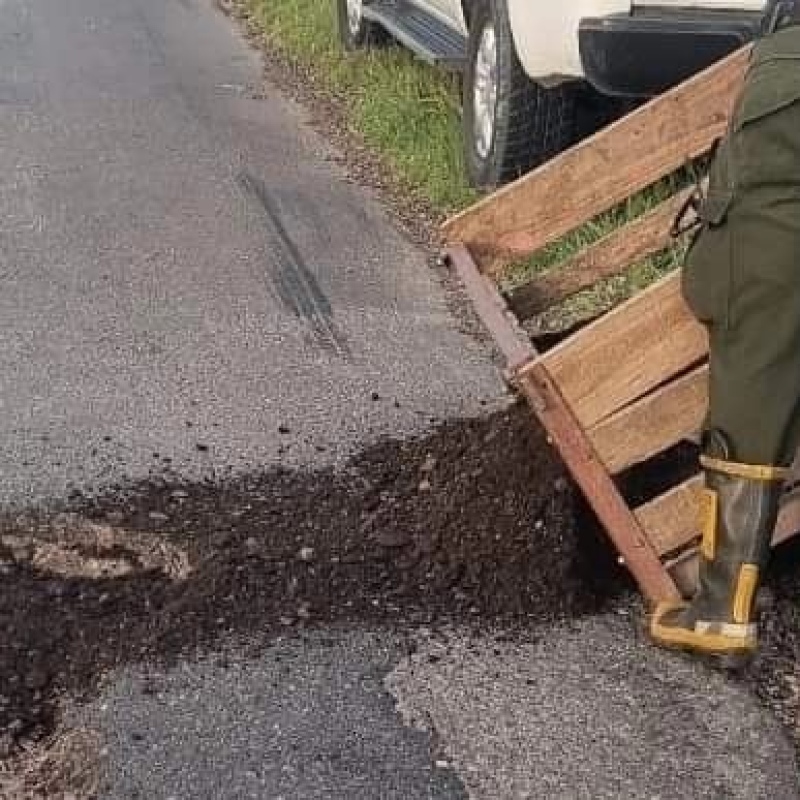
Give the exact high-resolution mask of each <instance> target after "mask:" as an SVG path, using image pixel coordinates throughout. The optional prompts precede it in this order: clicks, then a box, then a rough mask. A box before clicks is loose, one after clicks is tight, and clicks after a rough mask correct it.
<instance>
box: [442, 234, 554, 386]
mask: <svg viewBox="0 0 800 800" xmlns="http://www.w3.org/2000/svg"><path fill="white" fill-rule="evenodd" d="M445 257H446V258H447V259H448V261H449V262H450V263H451V264H452V265H453V266H454V267H455V269H456V272H457V273H458V276H459V278H460V279H461V282H462V283H463V284H464V288H465V289H466V291H467V294H468V295H469V297H470V299H471V300H472V303H473V306H474V307H475V310H476V311H477V313H478V316H479V317H480V318H481V321H482V322H483V324H484V325H485V326H486V328H487V330H488V331H489V333H490V334H491V335H492V338H493V339H494V341H495V343H496V345H497V347H498V348H499V350H500V351H501V353H502V354H503V356H504V357H505V359H506V361H507V363H508V368H509V369H510V370H516V369H518V368H519V367H521V366H522V365H523V364H526V363H527V362H529V361H531V360H532V359H534V358H535V357H536V356H537V355H538V354H537V352H536V349H535V348H534V346H533V344H532V342H531V340H530V338H529V337H528V336H527V334H526V333H525V332H524V331H523V330H522V329H521V328H520V326H519V324H518V323H517V320H516V319H515V318H514V316H513V315H512V314H511V312H510V311H509V310H508V307H507V306H506V303H505V300H504V299H503V296H502V295H501V294H500V292H499V291H498V289H497V286H496V285H495V284H494V283H493V282H492V281H491V280H489V279H488V278H487V277H486V276H485V275H482V274H481V273H480V271H479V270H478V267H477V265H476V264H475V262H474V260H473V259H472V256H471V255H470V252H469V250H467V248H466V247H464V246H463V245H453V246H452V247H450V248H448V249H447V250H446V251H445Z"/></svg>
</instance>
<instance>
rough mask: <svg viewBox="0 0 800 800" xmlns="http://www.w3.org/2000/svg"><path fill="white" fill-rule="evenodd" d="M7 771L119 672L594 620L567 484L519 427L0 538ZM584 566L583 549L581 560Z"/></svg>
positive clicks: (0, 677)
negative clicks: (315, 635) (327, 632)
mask: <svg viewBox="0 0 800 800" xmlns="http://www.w3.org/2000/svg"><path fill="white" fill-rule="evenodd" d="M0 543H1V544H2V552H1V553H0V564H1V565H2V566H0V569H2V581H0V622H2V630H3V631H4V637H5V642H4V645H5V646H4V647H3V648H2V649H0V686H2V687H4V688H3V689H2V692H0V694H2V698H0V730H3V731H7V732H10V733H8V734H7V735H6V736H5V738H4V740H3V741H2V747H3V750H4V754H5V755H8V754H10V753H11V752H13V751H14V750H15V749H16V747H17V746H18V745H19V743H21V742H24V741H26V740H31V739H32V740H36V739H40V738H42V737H45V736H46V735H47V734H49V733H50V732H51V731H52V729H53V727H54V725H55V724H56V722H57V713H56V712H57V700H58V698H59V696H60V695H62V694H63V693H69V694H70V695H77V696H81V695H82V694H84V693H85V692H87V691H89V692H90V691H91V690H92V689H93V688H94V687H95V685H96V682H97V680H98V679H99V678H100V677H101V675H102V673H103V672H104V671H106V670H108V669H109V668H113V667H115V666H118V665H121V664H123V663H126V662H131V661H150V660H163V659H170V658H174V657H176V656H178V655H180V654H182V653H188V652H191V651H193V650H195V649H196V648H204V647H211V646H213V645H214V644H215V643H217V642H218V641H219V640H221V639H222V638H223V637H229V636H231V635H236V634H245V635H246V634H257V635H258V636H263V635H267V636H269V635H274V634H277V633H279V632H284V633H285V632H287V630H288V631H294V630H297V629H298V628H301V627H307V626H314V625H320V624H325V623H329V622H332V621H347V620H366V621H369V622H374V623H386V624H389V625H392V626H403V625H416V624H430V623H435V622H437V621H442V620H445V619H447V620H456V621H460V622H464V621H466V622H468V623H474V624H476V625H482V624H486V623H488V622H493V623H505V624H508V625H520V624H522V625H524V624H526V623H527V622H528V621H531V620H537V621H541V620H547V619H550V618H553V617H558V616H569V615H574V614H577V613H581V612H583V611H586V610H589V609H590V608H593V607H594V606H595V603H596V596H595V594H594V592H593V591H592V589H591V588H590V587H589V585H588V584H586V582H585V581H584V580H583V578H582V573H584V572H585V571H586V570H585V557H586V552H587V551H586V548H584V547H583V546H579V543H578V540H577V534H576V528H575V524H574V519H573V494H572V491H571V488H570V485H569V483H568V482H567V481H566V480H565V477H564V474H563V472H562V470H561V468H560V466H559V465H558V462H557V461H556V459H555V458H554V457H553V456H552V452H551V450H550V448H549V447H548V446H547V445H546V443H545V441H544V439H543V437H542V435H541V434H540V433H539V432H538V430H537V429H535V428H534V427H533V426H532V425H531V424H530V422H529V418H528V415H527V412H526V411H525V410H524V409H522V408H519V407H514V408H512V409H511V410H510V411H506V412H502V413H499V414H496V415H494V416H492V417H489V418H485V419H482V420H470V421H466V420H461V421H453V422H448V423H446V424H444V425H443V426H442V427H440V428H439V429H438V430H437V431H435V432H434V433H433V434H432V435H430V436H429V437H423V438H418V439H413V440H410V441H387V442H383V443H380V444H377V445H375V446H373V447H371V448H370V449H368V450H366V451H365V452H363V453H361V454H360V455H358V456H356V457H355V458H353V459H352V460H351V461H350V462H349V463H348V464H347V465H346V466H345V467H344V468H342V469H334V468H331V469H327V470H322V471H317V472H312V473H301V472H294V471H289V470H280V469H278V470H275V471H273V472H270V473H267V474H264V475H249V476H244V477H239V478H232V479H229V480H222V481H219V482H208V483H201V484H188V485H187V484H183V483H177V482H173V481H171V480H170V479H169V477H164V476H154V477H153V479H152V480H151V481H148V482H146V483H143V484H141V485H135V486H126V487H118V488H117V489H114V490H109V491H107V492H105V493H104V494H103V495H101V496H98V497H94V498H88V497H84V496H76V497H75V498H73V501H72V503H71V504H70V506H69V507H65V508H62V509H60V510H57V511H54V512H51V513H47V514H44V513H31V514H17V515H13V516H7V517H6V518H5V519H3V520H2V523H1V524H0ZM589 549H591V548H589Z"/></svg>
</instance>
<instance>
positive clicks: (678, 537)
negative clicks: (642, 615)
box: [444, 48, 800, 600]
mask: <svg viewBox="0 0 800 800" xmlns="http://www.w3.org/2000/svg"><path fill="white" fill-rule="evenodd" d="M748 57H749V50H748V49H747V48H746V49H744V50H742V51H740V52H738V53H736V54H734V55H733V56H731V57H729V58H728V59H726V60H725V61H723V62H720V63H719V64H717V65H715V66H713V67H712V68H711V69H709V70H707V71H706V72H704V73H702V74H701V75H698V76H697V77H695V78H693V79H692V80H690V81H688V82H687V83H685V84H683V85H682V86H679V87H677V88H676V89H674V90H672V91H671V92H669V93H667V94H666V95H664V96H662V97H661V98H658V99H657V100H655V101H653V102H652V103H650V104H648V105H647V106H644V107H643V108H641V109H639V110H638V111H636V112H635V113H633V114H632V115H630V116H629V117H627V118H625V119H623V120H621V121H620V122H618V123H616V124H615V125H613V126H611V127H610V128H608V129H607V130H605V131H602V132H601V133H599V134H597V135H596V136H595V137H593V138H592V139H590V140H588V141H586V142H584V143H583V144H580V145H578V146H577V147H576V148H574V149H573V150H571V151H569V152H567V153H565V154H563V155H562V156H560V157H559V158H557V159H555V160H554V161H552V162H550V163H549V164H547V165H545V166H544V167H542V168H540V169H539V170H537V171H535V172H533V173H531V174H530V175H528V176H526V177H524V178H522V179H521V180H520V181H517V182H516V183H514V184H512V185H510V186H508V187H506V188H505V189H503V190H501V191H499V192H497V193H496V194H494V195H492V196H491V197H488V198H486V199H485V200H483V201H481V202H480V203H478V204H477V205H475V206H474V207H473V208H470V209H467V210H466V211H464V212H463V213H461V214H459V215H458V216H456V217H454V218H453V219H451V220H449V221H448V222H447V223H446V224H445V226H444V233H445V236H446V237H447V238H448V240H449V241H450V242H451V245H450V247H449V248H448V251H447V252H448V256H449V258H450V260H451V262H452V263H453V264H454V265H455V267H456V269H457V271H458V274H459V276H460V277H461V279H462V281H463V282H464V285H465V287H466V288H467V291H468V293H469V294H470V297H471V298H472V300H473V302H474V305H475V308H476V310H477V312H478V314H479V315H480V316H481V318H482V319H483V321H484V322H485V324H486V326H487V328H488V330H489V331H490V333H491V334H492V337H493V339H494V341H495V343H496V344H497V346H498V348H499V349H500V351H501V352H502V353H503V354H504V356H505V358H506V361H507V364H508V376H509V380H510V382H511V383H512V385H514V386H515V387H516V388H517V390H518V391H519V392H520V393H521V394H522V395H523V396H524V397H525V398H526V399H527V401H528V403H529V404H530V406H531V408H532V409H533V411H534V412H535V414H536V416H537V417H538V419H539V421H540V422H541V423H542V424H543V425H544V427H545V428H546V430H547V432H548V434H549V436H550V439H551V441H552V443H553V444H554V445H555V447H556V448H557V449H558V451H559V452H560V454H561V456H562V457H563V459H564V461H565V463H566V464H567V466H568V468H569V469H570V471H571V472H572V475H573V477H574V478H575V480H576V482H577V483H578V485H579V486H580V487H581V489H582V490H583V492H584V494H585V495H586V497H587V499H588V500H589V502H590V503H591V505H592V507H593V508H594V510H595V512H596V513H597V515H598V518H599V519H600V520H601V522H602V524H603V525H604V526H605V528H606V529H607V531H608V533H609V536H610V538H611V540H612V542H613V543H614V545H615V547H616V548H617V550H618V552H619V554H620V558H621V560H622V561H623V562H624V563H625V564H626V565H627V566H628V567H629V569H630V571H631V573H632V575H633V576H634V578H635V579H636V581H637V582H638V584H639V586H640V587H641V590H642V592H643V594H644V595H645V596H646V597H647V598H649V599H650V600H659V599H665V598H674V597H677V596H679V594H680V592H683V593H690V592H691V591H692V588H693V582H694V581H695V580H696V570H697V557H696V545H697V539H698V536H699V527H700V526H699V519H698V499H697V498H698V487H699V482H700V478H699V477H695V478H692V479H691V480H689V481H685V482H683V483H679V484H678V485H674V486H672V487H671V488H668V490H666V491H664V492H663V493H662V494H661V495H660V496H658V497H656V498H654V499H652V500H650V501H649V502H646V503H643V504H641V505H638V507H633V506H632V505H630V504H629V503H627V502H626V500H625V498H624V497H623V495H622V493H621V490H620V489H619V487H618V486H617V483H616V482H615V476H617V475H619V474H620V473H623V472H626V471H627V470H630V469H632V468H635V467H636V466H637V465H639V464H642V463H646V462H648V460H649V459H651V458H653V457H654V456H656V455H659V454H661V453H663V452H665V451H666V450H668V449H669V448H671V447H672V446H673V445H675V444H677V443H679V442H681V441H682V440H692V441H695V440H696V438H697V434H698V432H699V429H700V427H701V425H702V419H703V415H704V413H705V408H706V403H707V384H708V368H707V355H708V352H707V350H708V342H707V336H706V332H705V329H704V328H703V327H702V326H701V325H700V324H698V323H697V322H696V320H695V319H694V318H693V317H692V315H691V313H690V312H689V310H688V308H687V307H686V305H685V303H684V301H683V299H682V296H681V291H680V274H679V273H678V272H673V273H672V274H670V275H668V276H667V277H665V278H663V279H662V280H661V281H659V282H658V283H656V284H654V285H652V286H650V287H648V288H647V289H645V290H644V291H642V292H640V293H638V294H636V295H635V296H634V297H632V298H631V299H629V300H628V301H627V302H624V303H622V304H621V305H619V306H617V307H616V308H614V309H612V310H611V311H609V312H608V313H606V314H604V315H602V316H601V317H600V318H599V319H597V320H596V321H594V322H593V323H592V324H590V325H588V326H586V327H585V328H583V329H582V330H579V331H578V332H577V333H574V334H572V335H571V336H568V337H567V338H566V340H565V341H563V342H562V343H561V344H559V345H558V346H556V347H554V348H553V349H551V350H549V351H548V352H546V353H544V354H539V353H538V352H537V351H536V349H535V347H534V346H533V343H532V342H531V340H530V339H529V338H528V337H527V335H526V334H525V330H524V326H523V324H522V322H523V321H524V320H525V319H527V318H528V317H530V316H533V315H536V314H539V313H542V312H545V311H548V309H551V308H552V307H553V306H555V305H557V304H559V303H561V302H562V301H564V300H565V299H567V298H569V297H570V296H572V295H574V294H575V293H577V292H580V291H582V290H584V289H588V288H591V287H593V286H594V285H595V284H597V283H598V282H599V281H603V280H605V279H607V278H609V277H611V276H614V275H617V274H621V273H623V272H625V271H626V270H627V269H628V268H629V267H630V266H631V265H634V264H636V263H638V262H639V261H641V260H642V259H645V258H648V257H651V256H653V255H657V254H658V253H660V252H662V251H664V250H666V249H668V248H671V247H673V246H674V245H675V244H676V241H675V238H674V237H673V223H674V221H675V217H676V215H677V214H678V212H679V211H680V210H681V209H682V208H683V207H684V205H685V202H686V200H687V197H688V192H687V191H683V192H679V193H678V194H677V195H676V196H674V197H672V198H670V199H668V200H665V201H663V202H661V203H660V204H658V205H656V207H655V208H653V209H652V210H651V211H649V212H648V213H646V214H644V215H643V216H641V217H639V218H637V219H634V220H632V221H630V222H628V223H627V224H626V225H624V226H622V227H620V228H618V229H617V230H615V231H614V232H612V233H610V234H608V235H607V236H606V237H605V238H602V239H600V240H599V241H597V242H595V243H593V244H591V245H589V246H587V247H585V248H584V249H583V250H582V251H581V252H579V253H578V254H577V255H575V256H573V257H571V258H570V259H568V260H567V261H566V262H565V263H563V264H561V265H559V266H558V267H557V268H556V269H554V270H551V271H549V272H545V273H544V274H541V275H537V276H535V277H534V278H532V279H531V280H530V281H529V282H528V283H527V284H525V285H523V286H520V287H517V288H515V289H514V290H513V291H511V292H510V293H509V295H508V296H507V297H506V296H504V295H503V293H502V292H501V291H500V289H499V288H498V286H497V285H496V281H497V280H498V279H499V278H500V277H501V274H502V271H503V269H504V267H505V266H506V265H507V264H509V263H510V262H511V261H513V260H515V259H520V258H524V257H527V256H529V255H532V254H533V253H534V252H535V251H538V250H540V249H541V248H543V247H545V246H547V245H549V244H551V243H553V242H555V241H557V240H558V239H559V238H560V237H562V236H564V235H565V234H567V233H570V232H571V231H573V230H575V229H577V228H579V227H580V226H581V225H583V224H585V223H587V222H590V221H592V220H594V219H595V218H596V217H597V215H598V214H601V213H603V212H605V211H608V210H609V209H611V208H613V207H614V206H615V205H617V204H618V203H620V202H622V201H625V200H628V199H629V198H631V197H633V196H634V195H635V194H636V193H637V192H639V191H640V190H642V189H644V188H646V187H648V186H651V185H652V184H654V183H655V182H657V181H659V180H660V179H662V178H665V177H667V176H669V175H670V174H671V173H672V172H674V171H675V170H677V169H679V168H681V167H683V166H685V165H686V164H687V163H688V162H689V161H690V160H692V159H694V158H696V157H699V156H701V155H703V154H704V153H706V152H708V151H709V150H710V148H711V147H712V145H713V143H714V141H715V140H716V139H717V138H718V137H719V136H720V135H721V134H722V133H723V132H724V130H725V127H726V124H727V120H728V117H729V114H730V109H731V105H732V100H733V98H734V97H735V96H736V94H737V90H738V87H739V85H740V83H741V81H742V78H743V75H744V71H745V69H746V67H747V63H748ZM798 532H800V492H795V493H794V494H790V495H788V496H787V498H786V499H785V502H784V505H783V509H782V512H781V517H780V522H779V524H778V527H777V530H776V533H775V542H776V544H777V543H780V542H783V541H786V540H787V539H788V538H791V537H792V536H794V535H795V534H796V533H798Z"/></svg>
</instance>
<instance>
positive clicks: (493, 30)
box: [337, 0, 770, 188]
mask: <svg viewBox="0 0 800 800" xmlns="http://www.w3.org/2000/svg"><path fill="white" fill-rule="evenodd" d="M337 3H338V13H339V23H340V24H339V29H340V35H341V38H342V42H343V44H344V46H345V47H347V48H348V49H354V48H358V47H365V46H369V45H372V44H377V43H378V42H381V41H385V39H386V38H387V35H390V36H391V37H393V38H394V39H396V40H397V41H399V42H400V43H401V44H403V45H405V46H407V47H409V48H411V49H412V50H414V51H415V52H416V53H417V54H418V55H419V56H421V57H422V58H424V59H426V60H428V61H430V62H431V63H434V64H438V65H441V66H443V67H446V68H449V69H453V70H457V71H459V72H462V73H463V75H464V80H463V92H464V103H463V120H464V140H465V156H466V165H467V172H468V175H469V179H470V181H471V183H472V184H473V185H474V186H477V187H479V188H490V187H494V186H497V185H498V184H501V183H504V182H505V181H507V180H510V179H512V178H514V177H516V176H518V175H520V174H522V173H524V172H526V171H528V170H529V169H531V168H532V167H534V166H536V165H537V164H541V163H542V162H544V161H546V160H547V159H548V158H551V157H552V156H554V155H555V154H556V153H558V152H560V151H561V150H563V149H565V148H566V147H568V146H569V145H571V144H573V143H574V142H575V141H576V139H577V138H578V137H579V135H580V134H581V132H586V131H585V127H586V126H585V125H584V126H581V123H580V120H581V119H582V117H583V109H582V104H584V103H588V102H592V103H593V104H594V105H595V107H596V105H597V102H596V101H597V98H598V97H602V98H609V99H610V100H609V103H608V104H607V105H608V107H609V108H612V107H613V106H614V104H615V103H616V102H617V100H616V99H618V98H626V99H628V100H634V101H635V100H636V99H639V98H646V97H649V96H652V95H655V94H657V93H659V92H661V91H663V90H665V89H667V88H668V87H670V86H672V85H674V84H676V83H678V82H680V81H681V80H684V79H685V78H687V77H689V76H690V75H691V74H692V73H694V72H696V71H698V70H700V69H702V68H703V67H705V66H707V65H709V64H711V63H712V62H713V61H715V60H717V59H719V58H721V57H722V56H724V55H726V54H727V53H729V52H730V51H732V50H734V49H736V48H737V47H740V46H741V45H743V44H744V43H746V42H747V41H749V40H750V39H752V38H753V37H754V36H755V35H757V33H758V31H759V30H760V28H761V25H762V24H763V21H764V15H765V11H766V8H767V7H768V6H769V4H770V3H769V0H634V2H631V1H630V0H337ZM611 98H613V99H611ZM581 127H583V128H584V130H583V131H581Z"/></svg>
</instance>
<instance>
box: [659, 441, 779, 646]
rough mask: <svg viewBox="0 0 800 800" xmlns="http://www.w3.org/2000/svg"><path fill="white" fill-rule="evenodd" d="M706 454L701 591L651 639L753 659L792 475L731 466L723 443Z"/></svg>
mask: <svg viewBox="0 0 800 800" xmlns="http://www.w3.org/2000/svg"><path fill="white" fill-rule="evenodd" d="M705 449H706V452H707V453H708V455H705V456H703V457H702V458H701V463H702V465H703V468H704V470H705V477H706V488H705V490H704V491H703V502H702V518H703V540H702V544H701V546H700V583H699V588H698V591H697V594H696V595H695V597H694V599H693V600H692V601H691V602H690V603H687V602H670V603H662V604H660V605H659V606H658V607H657V608H656V610H655V612H654V613H653V616H652V619H651V622H650V634H651V636H652V638H653V640H654V641H655V643H656V644H659V645H662V646H665V647H670V648H678V649H681V650H688V651H691V652H695V653H701V654H706V655H731V654H732V655H741V654H744V655H748V654H752V653H754V652H755V650H756V648H757V646H758V635H757V625H756V622H755V613H754V609H755V601H756V596H757V594H758V589H759V586H760V584H761V579H762V576H763V574H764V570H765V568H766V566H767V563H768V561H769V555H770V544H771V540H772V534H773V531H774V528H775V522H776V520H777V517H778V506H779V501H780V496H781V488H782V486H783V483H784V481H785V479H786V477H787V473H788V470H786V469H784V468H782V467H768V466H754V465H749V464H741V463H738V462H735V461H730V460H728V459H727V458H726V457H725V456H727V447H725V446H724V443H723V442H722V440H721V437H718V436H717V437H715V438H714V440H713V443H712V445H711V446H710V447H708V448H705ZM720 455H721V456H723V457H720Z"/></svg>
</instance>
